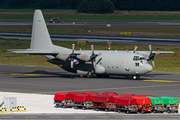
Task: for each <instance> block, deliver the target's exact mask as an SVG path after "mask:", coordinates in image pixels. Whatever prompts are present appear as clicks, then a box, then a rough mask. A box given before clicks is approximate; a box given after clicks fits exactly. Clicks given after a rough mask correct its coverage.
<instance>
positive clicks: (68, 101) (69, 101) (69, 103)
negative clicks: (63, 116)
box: [63, 92, 83, 108]
mask: <svg viewBox="0 0 180 120" xmlns="http://www.w3.org/2000/svg"><path fill="white" fill-rule="evenodd" d="M77 94H78V95H79V94H83V93H82V92H69V93H68V94H67V95H66V97H65V104H64V106H63V108H65V107H73V106H74V97H75V96H76V95H77Z"/></svg>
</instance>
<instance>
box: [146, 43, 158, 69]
mask: <svg viewBox="0 0 180 120" xmlns="http://www.w3.org/2000/svg"><path fill="white" fill-rule="evenodd" d="M149 50H150V54H149V56H148V59H147V61H149V60H152V65H153V67H155V62H154V57H155V55H156V53H152V48H151V44H150V45H149ZM158 53H160V52H159V51H158Z"/></svg>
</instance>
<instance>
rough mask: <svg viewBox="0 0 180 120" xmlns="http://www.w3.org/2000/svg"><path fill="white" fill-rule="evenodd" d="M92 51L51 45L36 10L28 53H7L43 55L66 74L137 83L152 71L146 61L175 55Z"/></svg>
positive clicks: (26, 51) (40, 16)
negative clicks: (114, 77)
mask: <svg viewBox="0 0 180 120" xmlns="http://www.w3.org/2000/svg"><path fill="white" fill-rule="evenodd" d="M149 47H150V51H136V49H137V47H135V49H134V51H128V52H127V51H126V52H125V51H100V50H97V51H94V47H93V45H91V49H92V51H90V50H80V51H77V50H76V51H75V50H74V48H75V44H73V45H72V50H71V49H68V48H64V47H60V46H56V45H53V44H52V42H51V38H50V36H49V32H48V30H47V27H46V24H45V21H44V17H43V15H42V12H41V10H35V13H34V19H33V28H32V36H31V46H30V49H25V50H24V49H14V50H12V49H11V50H10V49H9V50H8V51H10V52H13V53H27V54H33V55H44V56H45V57H46V58H47V59H48V62H50V63H53V64H56V65H58V66H59V67H61V68H63V69H64V70H66V71H69V72H73V73H76V74H78V75H83V76H87V77H92V75H93V74H95V75H96V76H97V77H109V75H119V76H132V78H133V79H139V78H140V75H145V74H147V73H149V72H151V71H152V70H153V67H152V66H151V65H150V64H148V62H147V60H152V61H153V65H154V56H155V55H156V54H159V53H174V52H170V51H164V52H159V51H152V50H151V46H149Z"/></svg>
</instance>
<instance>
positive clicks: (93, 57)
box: [90, 45, 101, 68]
mask: <svg viewBox="0 0 180 120" xmlns="http://www.w3.org/2000/svg"><path fill="white" fill-rule="evenodd" d="M91 50H92V54H91V56H90V61H92V64H93V66H94V68H96V57H97V56H98V55H101V53H100V54H95V53H94V46H93V45H91Z"/></svg>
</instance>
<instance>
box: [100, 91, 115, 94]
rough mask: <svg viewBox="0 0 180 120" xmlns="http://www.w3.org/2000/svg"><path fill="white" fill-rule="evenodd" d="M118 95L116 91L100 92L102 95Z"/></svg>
mask: <svg viewBox="0 0 180 120" xmlns="http://www.w3.org/2000/svg"><path fill="white" fill-rule="evenodd" d="M103 94H104V95H118V94H117V93H116V92H108V91H105V92H103V93H102V95H103Z"/></svg>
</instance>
